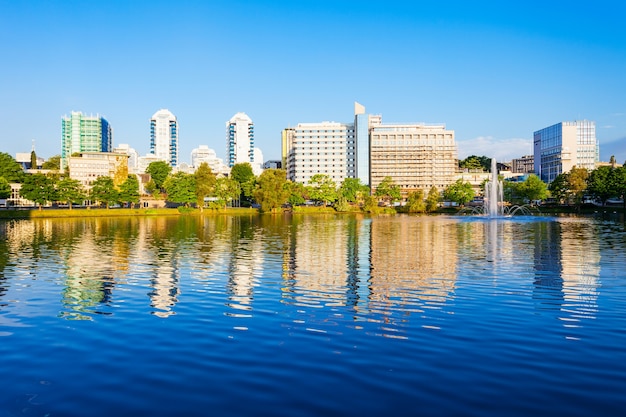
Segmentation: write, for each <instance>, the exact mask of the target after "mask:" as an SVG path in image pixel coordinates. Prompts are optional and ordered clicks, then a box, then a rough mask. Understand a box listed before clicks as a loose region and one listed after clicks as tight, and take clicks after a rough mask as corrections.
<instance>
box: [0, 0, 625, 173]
mask: <svg viewBox="0 0 626 417" xmlns="http://www.w3.org/2000/svg"><path fill="white" fill-rule="evenodd" d="M146 5H148V3H147V2H144V1H137V2H132V3H126V2H118V1H112V2H108V3H106V4H104V3H97V2H96V3H89V4H85V5H81V7H77V6H76V5H73V4H72V3H71V2H62V1H51V2H43V1H31V2H10V1H5V0H0V6H2V10H3V13H2V14H0V35H2V36H3V37H4V39H11V42H5V43H3V45H2V46H0V52H1V53H2V55H3V57H5V59H6V60H5V62H8V63H10V64H9V65H5V66H2V67H1V68H0V87H1V90H2V91H3V94H2V100H0V117H1V120H2V122H3V126H4V129H3V130H2V132H1V133H0V143H1V145H0V146H1V147H2V149H0V150H1V151H2V152H7V153H9V154H11V155H13V156H15V154H16V153H18V152H28V151H30V149H31V147H32V144H33V141H34V144H35V149H36V151H37V154H38V155H39V156H42V157H44V158H48V157H50V156H53V155H57V154H60V153H61V119H62V117H63V115H65V114H68V113H70V112H71V111H81V112H83V113H84V114H100V115H102V116H103V117H105V118H106V119H107V120H108V122H109V123H110V125H111V127H112V128H113V147H117V146H118V145H120V144H129V145H130V146H131V147H133V148H134V149H136V150H137V152H138V153H139V154H140V155H145V154H147V153H148V152H149V147H148V144H149V140H150V133H149V126H150V116H151V115H152V114H154V112H155V111H156V110H157V109H160V108H166V109H169V110H170V111H171V112H172V113H173V114H175V115H176V116H177V119H178V123H179V130H180V133H179V146H180V149H179V161H180V162H189V161H190V155H191V151H192V150H193V149H195V148H198V147H199V146H200V145H207V146H208V147H209V148H211V149H214V150H216V152H217V156H218V157H220V158H223V159H224V160H226V159H227V158H226V155H225V149H224V146H223V143H224V130H223V129H224V127H223V126H224V123H225V122H226V121H227V120H229V118H230V117H231V116H232V115H233V114H235V113H238V112H245V113H246V114H248V115H249V116H250V118H251V119H252V120H253V121H254V124H255V146H256V147H259V148H260V149H262V150H263V154H264V156H265V159H266V160H273V159H280V152H281V132H282V130H283V129H285V128H287V127H294V126H296V125H297V124H298V123H319V122H323V121H335V122H341V123H346V122H350V121H351V119H352V117H353V115H352V106H353V103H354V102H355V101H356V102H359V103H362V104H363V105H365V106H366V107H367V109H368V112H369V113H371V114H385V115H387V119H388V121H389V122H392V123H405V122H410V123H413V122H418V123H419V122H423V123H428V124H439V123H441V124H445V125H446V127H447V128H448V129H451V130H454V131H455V132H456V142H457V145H458V149H459V158H464V157H466V156H468V155H472V154H476V155H487V156H491V157H495V158H496V159H498V160H510V159H512V158H519V157H521V156H523V155H527V154H532V153H533V142H532V135H533V132H534V131H536V130H538V129H541V128H543V127H545V126H551V125H553V124H555V123H559V122H562V121H575V120H593V121H595V123H596V126H597V138H598V141H599V144H600V159H601V160H603V161H606V160H608V158H609V157H610V156H611V155H613V154H614V155H615V156H616V159H617V161H618V162H620V163H623V162H624V161H625V160H626V100H624V97H626V81H625V79H624V77H623V73H624V69H625V68H626V53H625V52H626V46H625V45H626V28H624V26H623V24H622V23H621V21H620V19H621V17H622V16H624V15H625V14H626V5H624V4H622V3H621V2H617V1H600V2H597V3H595V4H594V7H593V8H590V7H589V5H588V4H587V3H583V2H576V1H575V2H567V3H565V2H550V3H548V4H546V3H540V2H534V1H530V2H526V3H524V4H519V5H517V4H516V5H506V4H501V3H500V2H488V1H485V2H479V3H467V4H466V3H465V2H454V1H453V2H448V3H446V4H445V5H435V4H420V2H408V1H397V2H391V3H389V4H385V5H384V6H383V7H381V5H380V3H377V2H367V1H365V2H355V1H340V2H329V1H315V2H309V1H303V2H297V3H293V2H284V1H271V2H270V1H258V2H249V1H229V2H225V1H214V2H207V3H206V4H205V3H204V2H194V1H183V2H180V3H177V4H176V5H172V3H171V2H162V1H153V2H150V3H149V5H150V7H146ZM235 12H236V13H237V16H238V18H237V19H235V20H234V21H231V20H229V19H225V18H224V16H228V15H229V14H230V13H235ZM233 22H234V23H233ZM61 56H63V59H61V58H60V57H61ZM164 85H167V88H155V86H164ZM33 119H34V120H37V123H32V120H33Z"/></svg>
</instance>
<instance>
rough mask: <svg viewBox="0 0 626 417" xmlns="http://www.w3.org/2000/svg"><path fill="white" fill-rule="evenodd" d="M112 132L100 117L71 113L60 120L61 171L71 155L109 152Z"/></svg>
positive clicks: (111, 143)
mask: <svg viewBox="0 0 626 417" xmlns="http://www.w3.org/2000/svg"><path fill="white" fill-rule="evenodd" d="M112 147H113V131H112V129H111V126H110V125H109V122H108V121H107V120H106V119H105V118H104V117H102V116H100V115H96V116H93V115H92V116H87V115H84V114H83V113H81V112H74V111H73V112H71V113H70V115H69V116H64V117H63V118H62V120H61V169H65V168H66V167H67V165H68V159H69V157H70V156H72V154H76V153H80V152H111V149H112Z"/></svg>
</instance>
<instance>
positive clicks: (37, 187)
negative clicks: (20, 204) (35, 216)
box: [20, 174, 57, 209]
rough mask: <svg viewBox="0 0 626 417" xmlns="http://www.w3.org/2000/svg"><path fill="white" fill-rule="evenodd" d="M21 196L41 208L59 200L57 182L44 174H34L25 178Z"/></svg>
mask: <svg viewBox="0 0 626 417" xmlns="http://www.w3.org/2000/svg"><path fill="white" fill-rule="evenodd" d="M20 195H21V196H22V197H24V198H25V199H27V200H30V201H34V202H35V203H37V204H38V205H39V209H41V207H42V206H43V205H44V204H46V203H48V202H52V201H56V200H57V193H56V189H55V181H54V180H53V179H52V178H50V177H48V176H46V175H44V174H32V175H26V176H25V177H24V182H23V183H22V188H21V189H20Z"/></svg>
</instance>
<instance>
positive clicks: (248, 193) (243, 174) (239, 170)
mask: <svg viewBox="0 0 626 417" xmlns="http://www.w3.org/2000/svg"><path fill="white" fill-rule="evenodd" d="M229 177H230V178H232V179H233V180H235V181H237V183H238V184H239V187H240V188H241V196H240V199H239V200H240V203H241V205H242V206H246V207H249V206H250V205H251V204H252V193H253V192H254V183H255V176H254V172H253V171H252V165H250V163H249V162H240V163H237V164H235V165H233V166H232V168H231V169H230V175H229Z"/></svg>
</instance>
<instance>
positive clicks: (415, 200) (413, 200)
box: [406, 190, 426, 213]
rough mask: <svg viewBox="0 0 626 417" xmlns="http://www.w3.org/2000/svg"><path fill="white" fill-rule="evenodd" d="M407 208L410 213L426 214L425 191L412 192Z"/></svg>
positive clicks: (408, 198)
mask: <svg viewBox="0 0 626 417" xmlns="http://www.w3.org/2000/svg"><path fill="white" fill-rule="evenodd" d="M406 206H407V210H408V212H409V213H424V212H425V211H426V203H425V202H424V191H422V190H417V191H413V192H410V193H409V195H408V197H407V202H406Z"/></svg>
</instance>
